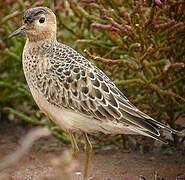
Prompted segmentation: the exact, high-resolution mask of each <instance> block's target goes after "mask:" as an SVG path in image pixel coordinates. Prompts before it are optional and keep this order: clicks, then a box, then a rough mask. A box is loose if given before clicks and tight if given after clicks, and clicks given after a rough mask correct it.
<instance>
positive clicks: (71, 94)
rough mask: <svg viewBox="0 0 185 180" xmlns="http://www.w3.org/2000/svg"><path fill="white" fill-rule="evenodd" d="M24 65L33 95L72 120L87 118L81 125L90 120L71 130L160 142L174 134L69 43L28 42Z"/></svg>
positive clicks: (68, 127)
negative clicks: (162, 136)
mask: <svg viewBox="0 0 185 180" xmlns="http://www.w3.org/2000/svg"><path fill="white" fill-rule="evenodd" d="M37 44H38V45H37ZM23 64H24V72H25V76H26V79H27V82H28V84H29V87H30V90H31V91H33V90H34V91H35V92H38V93H39V94H41V95H42V96H43V98H45V100H46V101H47V102H48V103H49V104H51V105H53V106H54V107H56V108H57V109H60V110H61V112H62V111H65V110H68V111H69V113H68V115H69V116H70V111H71V112H73V114H74V113H76V115H77V116H78V114H79V115H80V117H81V116H83V117H84V118H85V119H86V121H84V122H81V123H80V122H79V124H78V121H83V119H84V118H82V119H81V120H80V119H79V120H78V121H74V122H71V127H70V125H67V126H65V125H64V126H63V125H62V126H63V128H64V129H65V130H70V131H77V130H80V131H85V132H88V133H94V132H98V131H102V132H104V133H110V134H111V133H113V134H116V133H121V134H143V135H147V136H151V137H154V138H155V139H160V133H159V129H160V128H164V129H166V130H170V131H173V130H172V129H170V128H168V127H166V126H165V125H163V124H161V123H159V122H157V121H155V120H154V119H152V118H150V117H149V116H148V115H146V114H144V113H142V112H141V111H139V110H138V109H137V108H136V107H135V106H133V105H132V104H131V103H130V102H129V100H128V99H127V98H126V97H125V96H124V95H123V93H122V92H121V91H120V90H119V89H118V88H117V87H116V86H115V84H114V83H113V82H112V81H111V80H110V79H109V78H108V77H107V76H106V75H105V74H104V73H103V72H102V71H101V70H99V69H98V68H97V67H96V66H95V65H94V64H92V63H91V62H90V61H88V60H87V59H86V58H84V57H83V56H82V55H80V54H79V53H78V52H76V51H75V50H74V49H72V48H70V47H68V46H66V45H64V44H61V43H58V42H57V41H41V42H39V43H33V42H32V43H30V42H29V41H28V42H27V43H26V46H25V49H24V56H23ZM36 102H37V100H36ZM38 104H39V103H38ZM40 108H41V110H43V109H42V107H40ZM44 111H45V110H44ZM45 113H46V114H50V118H51V119H53V120H54V121H55V122H56V123H58V124H63V123H61V121H62V119H64V117H62V115H63V114H62V113H60V117H58V118H56V117H53V115H52V112H45ZM64 115H65V113H64ZM74 116H75V115H74ZM74 118H75V117H74ZM77 119H78V118H77ZM66 121H67V120H66ZM69 121H71V119H70V118H69ZM92 121H94V123H92ZM75 123H76V124H75ZM86 123H87V124H86ZM69 124H70V123H69ZM89 124H90V125H91V126H90V127H89ZM93 126H94V127H93Z"/></svg>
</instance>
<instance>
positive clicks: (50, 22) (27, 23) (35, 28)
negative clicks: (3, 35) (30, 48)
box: [9, 7, 57, 41]
mask: <svg viewBox="0 0 185 180" xmlns="http://www.w3.org/2000/svg"><path fill="white" fill-rule="evenodd" d="M56 29H57V27H56V16H55V14H54V13H53V12H52V11H51V10H50V9H49V8H47V7H35V8H30V9H28V10H26V11H25V13H24V16H23V25H22V26H21V27H20V28H19V29H17V30H16V31H14V32H13V33H12V34H10V35H9V38H11V37H13V36H18V35H21V34H23V33H26V35H27V37H28V39H29V41H41V40H46V39H56Z"/></svg>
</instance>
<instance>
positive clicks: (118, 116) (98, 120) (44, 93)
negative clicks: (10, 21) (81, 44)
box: [9, 7, 180, 180]
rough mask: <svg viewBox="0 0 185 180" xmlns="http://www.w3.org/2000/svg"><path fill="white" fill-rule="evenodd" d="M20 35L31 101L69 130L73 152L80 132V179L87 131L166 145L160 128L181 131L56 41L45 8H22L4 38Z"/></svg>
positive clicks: (54, 23) (51, 15)
mask: <svg viewBox="0 0 185 180" xmlns="http://www.w3.org/2000/svg"><path fill="white" fill-rule="evenodd" d="M21 34H26V43H25V46H24V49H23V54H22V64H23V71H24V75H25V78H26V81H27V84H28V87H29V89H30V91H31V94H32V96H33V98H34V100H35V102H36V104H37V105H38V107H39V108H40V110H41V111H42V112H43V113H44V114H45V115H46V116H47V117H49V118H50V119H51V120H52V121H54V122H55V123H56V124H57V125H59V126H60V127H61V128H62V129H63V130H64V131H66V132H67V133H68V134H69V136H70V140H71V144H72V149H73V152H74V155H77V154H78V152H79V147H78V143H77V141H76V138H75V135H74V134H75V133H82V134H83V136H84V139H85V154H86V156H85V166H84V180H87V179H88V174H89V164H90V161H91V154H92V144H91V142H90V140H89V134H94V133H98V132H102V133H104V134H136V135H137V134H139V135H144V136H148V137H151V138H153V139H156V140H159V141H161V142H164V143H166V142H167V141H166V140H165V139H164V138H163V137H162V135H161V131H168V132H169V133H172V134H178V133H180V132H179V131H177V130H175V129H173V128H171V127H169V126H167V125H165V124H163V123H161V122H159V121H157V120H155V119H153V118H152V117H150V116H148V115H147V114H145V113H143V112H142V111H140V110H139V109H138V108H137V107H136V106H134V105H133V104H132V103H131V102H130V101H129V100H128V98H127V97H126V96H125V95H124V94H123V93H122V92H121V91H120V90H119V89H118V87H117V86H116V85H115V84H114V83H113V81H112V80H111V79H110V78H109V77H108V76H107V75H106V74H105V73H104V72H103V71H102V70H100V69H99V68H98V67H96V65H95V64H94V63H93V62H91V61H89V60H88V59H86V58H85V57H84V56H83V55H82V54H80V53H78V52H77V51H76V50H74V49H73V48H71V47H69V46H67V45H65V44H63V43H59V42H58V41H57V38H56V36H57V20H56V15H55V14H54V12H53V11H52V10H51V9H49V8H48V7H34V8H30V9H27V10H26V11H25V12H24V15H23V23H22V26H21V27H20V28H18V29H17V30H16V31H14V32H13V33H12V34H10V35H9V38H12V37H14V36H18V35H21Z"/></svg>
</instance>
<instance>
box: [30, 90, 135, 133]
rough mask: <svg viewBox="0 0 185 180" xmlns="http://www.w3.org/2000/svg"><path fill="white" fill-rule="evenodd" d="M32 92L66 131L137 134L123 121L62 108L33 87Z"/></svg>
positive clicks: (44, 108) (48, 114) (37, 101)
mask: <svg viewBox="0 0 185 180" xmlns="http://www.w3.org/2000/svg"><path fill="white" fill-rule="evenodd" d="M31 93H32V95H33V97H34V100H35V101H36V103H37V105H38V106H39V108H40V109H41V111H42V112H43V113H45V114H46V116H48V117H49V118H50V119H51V120H52V121H54V122H55V123H56V124H58V125H59V126H60V127H61V128H62V129H63V130H65V131H83V132H87V133H96V132H103V133H105V134H135V133H134V132H133V131H131V130H130V129H129V128H127V127H125V126H123V124H121V123H117V122H112V121H107V120H102V121H100V120H96V119H94V118H91V117H89V116H87V115H84V114H81V113H77V112H75V111H72V110H70V109H69V110H67V109H66V108H64V109H61V108H59V107H57V106H55V105H52V104H50V103H49V102H48V101H47V100H46V99H45V98H44V96H43V95H42V94H41V93H39V92H38V91H36V90H34V89H31Z"/></svg>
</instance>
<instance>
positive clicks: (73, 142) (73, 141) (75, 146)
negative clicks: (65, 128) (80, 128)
mask: <svg viewBox="0 0 185 180" xmlns="http://www.w3.org/2000/svg"><path fill="white" fill-rule="evenodd" d="M69 136H70V140H71V145H72V149H73V156H74V158H77V157H78V155H79V152H80V150H79V147H78V144H77V142H76V139H75V136H74V135H73V134H72V133H69Z"/></svg>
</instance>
